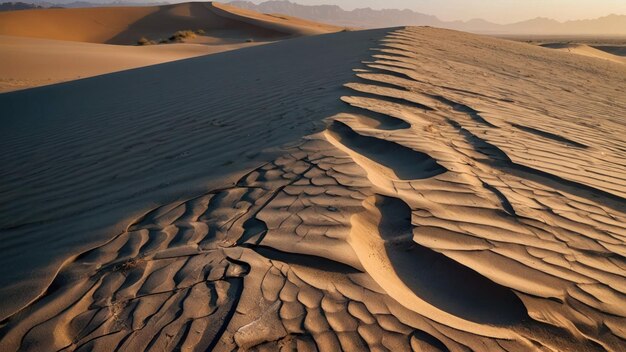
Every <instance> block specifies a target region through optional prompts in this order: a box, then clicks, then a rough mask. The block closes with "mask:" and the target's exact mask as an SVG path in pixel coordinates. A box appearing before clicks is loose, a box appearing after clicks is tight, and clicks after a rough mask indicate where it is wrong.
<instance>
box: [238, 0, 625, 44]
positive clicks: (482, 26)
mask: <svg viewBox="0 0 626 352" xmlns="http://www.w3.org/2000/svg"><path fill="white" fill-rule="evenodd" d="M230 5H234V6H237V7H241V8H245V9H249V10H254V11H258V12H263V13H282V14H285V15H289V16H295V17H300V18H305V19H309V20H313V21H317V22H325V23H328V24H333V25H339V26H346V27H364V28H380V27H395V26H407V25H412V26H433V27H441V28H449V29H456V30H461V31H466V32H474V33H485V34H530V35H616V36H626V15H609V16H605V17H601V18H597V19H591V20H579V21H567V22H559V21H556V20H552V19H548V18H535V19H532V20H528V21H523V22H518V23H513V24H506V25H500V24H496V23H491V22H488V21H485V20H481V19H474V20H470V21H452V22H446V21H442V20H440V19H438V18H437V17H435V16H431V15H425V14H422V13H419V12H415V11H411V10H395V9H388V10H373V9H371V8H364V9H355V10H352V11H346V10H343V9H342V8H341V7H339V6H336V5H317V6H307V5H299V4H295V3H292V2H289V1H275V0H271V1H267V2H264V3H261V4H258V5H257V4H254V3H252V2H249V1H239V0H235V1H231V2H230Z"/></svg>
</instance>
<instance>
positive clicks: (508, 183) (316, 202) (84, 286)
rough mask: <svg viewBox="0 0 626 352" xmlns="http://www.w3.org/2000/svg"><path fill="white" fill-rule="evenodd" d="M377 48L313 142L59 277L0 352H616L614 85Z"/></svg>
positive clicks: (487, 54)
mask: <svg viewBox="0 0 626 352" xmlns="http://www.w3.org/2000/svg"><path fill="white" fill-rule="evenodd" d="M346 38H356V37H355V34H351V35H349V36H347V37H346ZM361 40H363V37H361ZM375 46H376V47H374V48H372V52H371V55H372V56H371V58H369V59H368V58H366V57H363V58H362V60H364V61H362V64H361V65H358V66H357V67H353V69H354V75H353V76H352V77H351V79H350V80H349V81H348V82H344V83H345V84H344V87H345V89H344V90H341V91H336V92H335V93H336V96H335V98H336V100H337V101H340V100H341V101H343V103H344V105H342V106H340V107H337V108H335V109H333V113H332V114H330V115H327V116H326V117H328V121H327V122H328V124H327V127H326V128H325V129H324V130H323V131H321V132H317V133H312V134H309V135H308V136H306V137H304V138H302V139H300V140H299V141H297V142H294V143H291V144H290V145H288V146H285V147H283V148H282V149H281V152H280V153H279V154H280V155H278V156H277V157H275V158H273V159H270V160H268V161H267V162H266V163H264V164H262V165H260V166H258V167H256V168H252V169H249V170H248V171H247V172H246V173H244V174H243V175H241V176H240V177H238V178H237V179H236V181H235V182H233V183H232V184H231V185H229V186H227V187H219V188H214V189H210V190H209V191H207V192H204V193H199V194H196V195H195V196H193V197H189V198H187V199H183V200H180V201H176V202H172V203H169V204H165V205H159V206H156V207H154V208H153V209H149V210H147V211H146V212H145V213H144V214H142V215H141V216H138V217H136V218H135V219H133V220H132V221H130V222H129V223H127V225H125V227H124V229H123V230H122V231H121V232H120V233H119V234H118V235H113V234H112V236H111V237H110V238H111V239H110V240H109V241H108V242H106V243H104V244H101V245H99V246H96V247H95V248H92V249H90V250H87V251H84V252H82V253H80V254H77V255H75V256H71V257H70V258H67V260H66V262H65V263H64V264H63V265H62V267H61V268H60V270H59V272H58V274H57V275H56V276H55V277H54V279H53V280H52V283H51V284H50V285H49V286H48V287H47V288H46V290H44V291H43V292H42V293H41V295H40V296H39V297H37V298H36V299H35V300H33V301H32V302H30V303H28V304H26V305H25V306H24V307H23V308H22V309H21V310H20V311H19V312H17V313H15V314H13V315H11V316H10V317H8V318H7V319H5V320H4V321H3V322H2V325H1V327H0V336H2V340H0V343H2V345H3V346H6V350H9V351H12V350H37V349H38V348H43V347H44V346H45V347H46V348H48V347H50V349H54V350H78V351H82V350H84V351H97V350H108V349H110V348H111V346H114V347H115V348H116V349H119V350H155V351H156V350H159V351H162V350H207V349H211V350H216V351H227V350H234V349H244V350H246V349H257V350H268V351H269V350H283V349H284V350H292V349H297V350H313V351H314V350H320V351H336V350H394V351H396V350H413V351H466V350H472V351H485V350H488V351H605V350H606V351H616V352H617V351H621V350H623V346H624V343H625V340H626V330H624V328H623V327H624V326H626V324H625V323H626V310H624V306H625V304H624V303H625V302H626V296H625V295H626V286H625V283H626V281H625V279H624V268H625V265H624V264H625V262H624V255H625V253H624V250H623V249H624V240H625V239H626V227H625V226H624V224H625V223H626V182H625V181H626V180H625V179H624V175H626V172H625V171H626V165H625V164H624V162H623V160H624V157H625V155H624V154H625V153H626V145H625V142H624V140H623V139H622V138H621V136H623V135H624V133H625V132H626V130H625V128H626V127H625V126H624V122H623V121H622V118H621V117H622V116H623V115H624V114H625V113H626V105H625V104H624V102H623V101H621V100H620V99H619V98H620V97H621V96H623V94H624V91H623V89H624V88H623V87H624V86H625V85H624V84H623V83H625V82H626V73H625V72H624V71H623V67H622V66H621V65H618V64H613V63H608V65H599V64H598V61H597V60H594V59H590V58H584V57H572V56H571V55H567V54H564V53H560V52H556V51H554V52H552V51H548V50H545V49H542V48H536V47H532V46H529V45H525V44H520V43H512V42H507V41H502V40H497V39H492V38H483V37H479V36H475V35H470V34H464V33H459V32H454V31H448V30H440V29H433V28H411V27H409V28H402V29H398V30H395V31H393V32H391V33H389V34H387V35H386V36H385V37H384V38H382V39H381V40H379V41H377V43H376V45H375ZM520 57H524V59H523V60H522V59H520ZM598 77H601V78H602V79H598ZM513 78H515V79H513ZM580 82H585V84H579V83H580ZM381 115H383V116H384V117H383V116H381ZM316 258H321V259H316ZM314 262H316V263H318V264H316V265H312V264H311V263H314Z"/></svg>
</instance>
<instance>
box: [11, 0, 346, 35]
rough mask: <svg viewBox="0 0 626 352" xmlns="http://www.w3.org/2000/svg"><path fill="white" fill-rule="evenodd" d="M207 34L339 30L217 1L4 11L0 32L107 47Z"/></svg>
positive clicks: (287, 33)
mask: <svg viewBox="0 0 626 352" xmlns="http://www.w3.org/2000/svg"><path fill="white" fill-rule="evenodd" d="M186 29H190V30H198V29H202V30H204V31H205V32H207V35H206V36H207V37H209V38H213V39H214V40H215V41H216V42H219V43H221V44H225V43H232V42H233V41H235V42H241V41H242V40H246V39H252V40H257V41H258V40H268V39H272V38H279V37H285V36H294V35H304V34H312V33H315V34H319V33H329V32H336V31H338V30H340V28H339V27H334V26H330V25H320V24H317V23H314V22H309V21H304V20H296V19H293V20H292V19H288V18H279V17H275V16H269V15H262V14H255V15H252V14H251V12H248V11H246V10H241V9H238V8H235V7H231V6H228V5H224V4H219V3H211V2H206V3H202V2H190V3H182V4H176V5H166V6H152V7H150V6H146V7H103V8H78V9H38V10H25V11H11V12H3V13H0V34H1V35H10V36H21V37H34V38H45V39H56V40H69V41H80V42H90V43H106V44H126V45H128V44H131V45H132V44H135V43H137V40H139V39H140V38H141V37H146V38H149V39H159V38H168V37H169V36H171V35H172V34H173V33H174V32H176V31H179V30H186Z"/></svg>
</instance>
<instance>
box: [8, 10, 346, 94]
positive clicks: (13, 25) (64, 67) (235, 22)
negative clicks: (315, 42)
mask: <svg viewBox="0 0 626 352" xmlns="http://www.w3.org/2000/svg"><path fill="white" fill-rule="evenodd" d="M199 29H201V30H203V31H204V34H202V35H198V36H196V37H195V38H189V39H185V43H175V44H163V45H150V46H142V47H139V46H135V44H136V43H137V41H138V40H139V39H140V38H147V39H149V40H153V41H156V42H158V41H159V40H160V39H167V38H169V37H170V36H172V34H174V33H175V32H177V31H180V30H194V31H196V30H199ZM340 29H341V28H338V27H333V26H328V25H320V24H317V23H313V22H309V21H304V20H300V19H295V18H287V17H276V16H271V15H262V14H255V13H252V12H249V11H245V10H241V9H237V8H234V7H230V6H227V5H224V4H219V3H209V2H207V3H183V4H176V5H168V6H158V7H156V6H155V7H119V8H87V9H45V10H28V11H13V12H3V13H0V59H1V60H2V65H0V92H6V91H12V90H17V89H24V88H30V87H35V86H41V85H46V84H52V83H57V82H63V81H69V80H73V79H78V78H84V77H90V76H95V75H100V74H104V73H109V72H115V71H121V70H125V69H130V68H136V67H142V66H147V65H154V64H157V63H162V62H167V61H173V60H180V59H183V58H189V57H194V56H199V55H206V54H211V53H216V52H222V51H228V50H234V49H239V48H242V47H249V46H255V45H259V44H265V43H268V42H272V41H277V40H282V39H287V38H293V37H297V36H304V35H316V34H322V33H330V32H337V31H339V30H340ZM87 42H88V43H87Z"/></svg>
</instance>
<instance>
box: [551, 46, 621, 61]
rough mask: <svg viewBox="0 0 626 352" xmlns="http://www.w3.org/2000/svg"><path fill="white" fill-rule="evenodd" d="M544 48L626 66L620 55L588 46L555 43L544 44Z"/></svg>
mask: <svg viewBox="0 0 626 352" xmlns="http://www.w3.org/2000/svg"><path fill="white" fill-rule="evenodd" d="M541 46H542V47H544V48H550V49H556V50H559V51H563V52H568V53H572V54H577V55H583V56H588V57H594V58H597V59H603V60H609V61H612V62H617V63H620V64H626V58H624V57H621V56H619V55H615V54H613V53H611V52H608V51H604V50H600V49H596V48H594V47H592V46H590V45H586V44H566V43H554V44H542V45H541Z"/></svg>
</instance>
